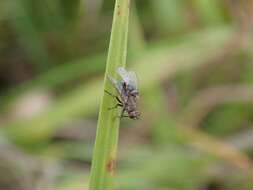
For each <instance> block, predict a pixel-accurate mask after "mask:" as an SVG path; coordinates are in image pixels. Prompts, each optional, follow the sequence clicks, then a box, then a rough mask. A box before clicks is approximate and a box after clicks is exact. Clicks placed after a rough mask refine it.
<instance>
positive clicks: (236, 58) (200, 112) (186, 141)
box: [0, 0, 253, 190]
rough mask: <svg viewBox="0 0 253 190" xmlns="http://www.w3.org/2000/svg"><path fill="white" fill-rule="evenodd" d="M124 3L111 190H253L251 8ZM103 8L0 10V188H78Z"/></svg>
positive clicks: (105, 32)
mask: <svg viewBox="0 0 253 190" xmlns="http://www.w3.org/2000/svg"><path fill="white" fill-rule="evenodd" d="M131 3H132V4H131V15H130V30H129V47H128V48H129V50H128V55H127V56H128V57H127V58H128V63H127V67H128V68H129V69H131V70H134V71H135V72H136V73H137V75H138V79H139V83H140V84H139V86H140V94H141V99H140V111H141V112H142V117H141V119H140V120H139V121H131V120H129V119H123V120H122V121H121V122H122V126H123V127H122V128H121V129H120V139H119V140H120V146H119V149H120V154H119V159H118V163H117V164H118V170H117V172H116V174H117V179H118V180H117V185H118V189H123V190H124V189H161V190H165V189H171V190H172V189H173V190H174V189H177V190H184V189H187V190H188V189H199V190H202V189H204V190H234V189H235V190H237V189H240V190H251V189H253V183H252V181H253V180H252V178H253V170H252V168H253V166H252V155H253V154H252V152H253V151H252V150H253V149H252V148H253V142H252V140H251V139H253V133H252V130H251V129H252V122H253V110H252V104H253V90H252V76H253V69H252V68H253V66H252V61H253V57H252V51H253V46H252V42H253V39H252V31H251V30H252V24H253V20H252V18H253V14H252V12H253V3H252V2H251V1H246V0H242V1H233V0H221V1H218V0H191V1H186V0H149V1H147V0H136V1H131ZM113 5H114V1H102V0H72V1H68V0H53V1H52V0H45V1H33V0H12V1H10V0H2V1H1V2H0V41H1V42H0V105H1V106H0V113H1V114H0V126H1V128H0V161H1V162H0V163H1V164H0V179H1V180H0V189H5V190H11V189H26V190H30V189H46V190H55V189H61V190H62V189H73V190H79V189H80V190H81V189H82V190H83V189H87V183H88V177H89V169H90V164H91V157H92V148H93V143H94V136H95V130H96V122H97V114H98V105H99V101H100V94H101V93H102V80H101V76H103V75H104V70H105V62H106V56H105V55H106V54H107V50H108V45H109V37H110V29H111V22H112V13H113Z"/></svg>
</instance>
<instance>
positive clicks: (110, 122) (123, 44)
mask: <svg viewBox="0 0 253 190" xmlns="http://www.w3.org/2000/svg"><path fill="white" fill-rule="evenodd" d="M129 6H130V0H116V2H115V8H114V16H113V24H112V31H111V39H110V46H109V52H108V58H107V63H106V72H105V77H104V88H103V90H108V91H110V92H112V93H116V92H115V90H114V89H113V87H112V85H111V84H110V82H109V81H108V80H107V76H108V75H109V76H112V77H115V78H116V73H115V70H116V69H117V68H118V67H124V66H125V63H126V52H127V34H128V20H129ZM113 105H115V100H114V99H113V98H112V97H110V96H108V95H107V94H105V93H104V94H103V97H102V102H101V106H100V112H99V118H98V126H97V135H96V142H95V147H94V152H93V159H92V167H91V176H90V184H89V189H90V190H109V189H114V182H113V181H114V173H115V165H116V153H117V144H118V131H119V118H118V117H117V116H118V115H119V110H108V108H109V107H112V106H113Z"/></svg>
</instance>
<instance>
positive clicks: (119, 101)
mask: <svg viewBox="0 0 253 190" xmlns="http://www.w3.org/2000/svg"><path fill="white" fill-rule="evenodd" d="M105 93H107V94H108V95H110V96H112V97H114V98H116V100H117V101H118V104H121V105H122V106H123V103H122V101H121V100H120V99H119V97H118V96H116V95H114V94H112V93H110V92H108V91H107V90H105Z"/></svg>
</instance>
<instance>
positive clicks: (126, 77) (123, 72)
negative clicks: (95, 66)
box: [117, 67, 130, 84]
mask: <svg viewBox="0 0 253 190" xmlns="http://www.w3.org/2000/svg"><path fill="white" fill-rule="evenodd" d="M117 73H118V74H119V75H120V76H121V78H122V79H123V81H124V82H126V83H127V84H129V81H130V77H129V72H127V70H126V69H125V68H124V67H119V68H118V69H117Z"/></svg>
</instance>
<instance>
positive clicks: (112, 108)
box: [108, 103, 123, 110]
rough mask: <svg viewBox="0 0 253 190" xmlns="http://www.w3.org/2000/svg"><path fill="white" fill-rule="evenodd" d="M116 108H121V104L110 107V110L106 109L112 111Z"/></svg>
mask: <svg viewBox="0 0 253 190" xmlns="http://www.w3.org/2000/svg"><path fill="white" fill-rule="evenodd" d="M117 107H123V105H122V104H119V103H118V104H116V105H115V106H113V107H111V108H108V109H109V110H112V109H116V108H117Z"/></svg>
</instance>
